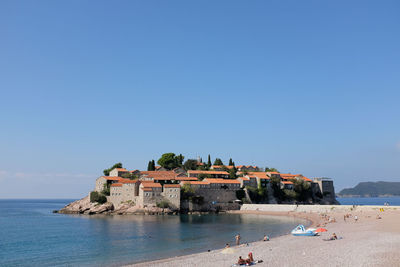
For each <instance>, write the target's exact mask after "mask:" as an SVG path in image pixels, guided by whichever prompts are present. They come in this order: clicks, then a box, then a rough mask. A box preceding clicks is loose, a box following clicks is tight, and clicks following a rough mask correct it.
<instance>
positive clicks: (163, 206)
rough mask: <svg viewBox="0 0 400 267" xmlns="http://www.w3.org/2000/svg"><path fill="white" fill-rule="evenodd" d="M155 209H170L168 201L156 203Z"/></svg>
mask: <svg viewBox="0 0 400 267" xmlns="http://www.w3.org/2000/svg"><path fill="white" fill-rule="evenodd" d="M156 205H157V207H159V208H162V209H166V208H169V207H170V204H169V202H168V201H166V200H162V201H161V202H157V204H156Z"/></svg>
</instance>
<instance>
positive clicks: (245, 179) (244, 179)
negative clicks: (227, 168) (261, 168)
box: [238, 176, 250, 181]
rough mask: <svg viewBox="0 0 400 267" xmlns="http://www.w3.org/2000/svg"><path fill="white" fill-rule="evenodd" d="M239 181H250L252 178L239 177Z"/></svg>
mask: <svg viewBox="0 0 400 267" xmlns="http://www.w3.org/2000/svg"><path fill="white" fill-rule="evenodd" d="M238 179H242V180H243V181H250V178H249V177H245V176H243V177H239V178H238Z"/></svg>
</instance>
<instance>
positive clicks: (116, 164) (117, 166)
mask: <svg viewBox="0 0 400 267" xmlns="http://www.w3.org/2000/svg"><path fill="white" fill-rule="evenodd" d="M115 168H122V163H121V162H118V163H115V164H114V165H113V166H112V167H111V168H109V169H105V170H103V173H104V175H105V176H109V175H110V171H112V170H113V169H115Z"/></svg>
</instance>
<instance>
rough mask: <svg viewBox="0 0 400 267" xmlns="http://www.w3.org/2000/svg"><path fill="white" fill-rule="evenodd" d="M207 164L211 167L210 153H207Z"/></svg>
mask: <svg viewBox="0 0 400 267" xmlns="http://www.w3.org/2000/svg"><path fill="white" fill-rule="evenodd" d="M207 166H208V168H210V167H211V157H210V154H208V161H207Z"/></svg>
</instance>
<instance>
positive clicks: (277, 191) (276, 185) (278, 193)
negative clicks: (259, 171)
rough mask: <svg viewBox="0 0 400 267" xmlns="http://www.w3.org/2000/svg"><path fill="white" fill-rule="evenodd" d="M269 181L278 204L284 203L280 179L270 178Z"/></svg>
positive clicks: (284, 196) (284, 197)
mask: <svg viewBox="0 0 400 267" xmlns="http://www.w3.org/2000/svg"><path fill="white" fill-rule="evenodd" d="M270 181H271V187H272V190H273V191H274V197H275V198H276V200H277V201H278V203H281V202H282V201H284V200H285V199H286V195H285V192H283V190H282V189H281V179H280V178H277V177H274V178H271V180H270Z"/></svg>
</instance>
